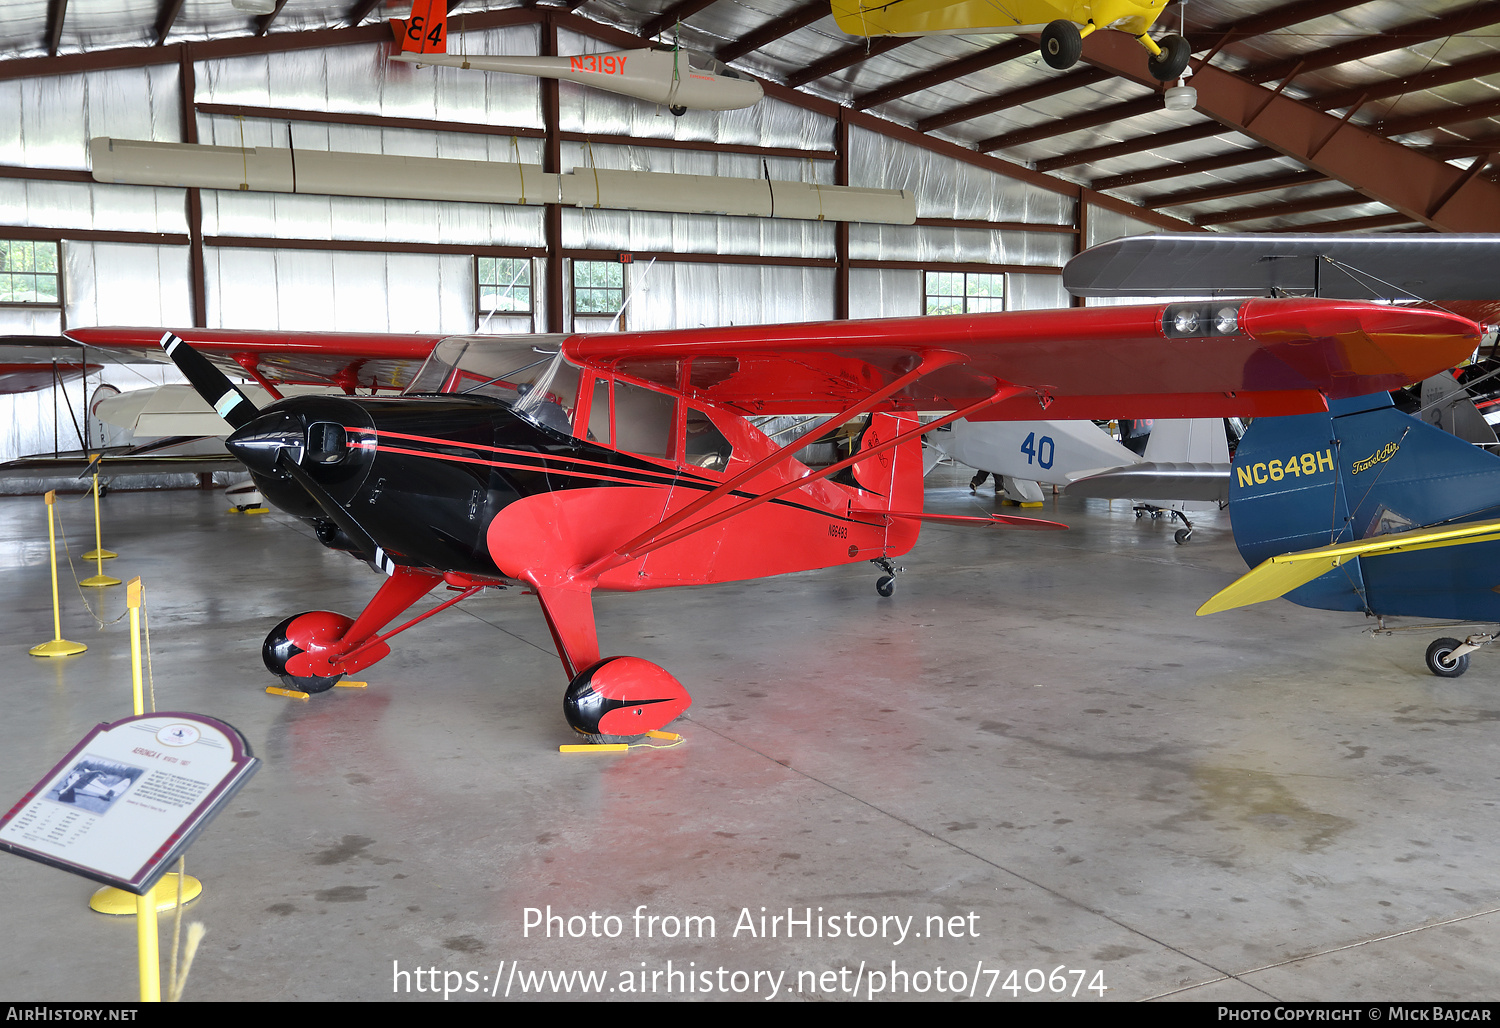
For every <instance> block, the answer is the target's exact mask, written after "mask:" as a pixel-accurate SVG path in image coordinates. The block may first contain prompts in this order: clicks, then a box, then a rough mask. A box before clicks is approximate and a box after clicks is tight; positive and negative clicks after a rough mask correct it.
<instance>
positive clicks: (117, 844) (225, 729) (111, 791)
mask: <svg viewBox="0 0 1500 1028" xmlns="http://www.w3.org/2000/svg"><path fill="white" fill-rule="evenodd" d="M259 765H260V761H259V760H257V759H256V758H255V757H254V756H252V755H251V753H250V746H249V744H248V743H246V742H245V738H244V736H242V735H240V733H239V732H238V731H237V730H236V729H235V728H233V727H232V726H230V725H227V724H225V723H224V722H222V721H216V720H214V719H213V718H209V717H204V716H203V715H201V714H188V713H181V712H166V713H155V714H138V715H136V716H135V717H128V718H125V719H124V720H121V721H116V722H114V723H113V724H101V725H98V726H97V727H95V728H94V729H93V731H91V732H89V734H88V735H86V736H84V737H83V739H82V741H80V742H79V743H78V745H76V746H74V747H73V749H72V750H71V751H70V752H69V753H68V755H67V756H65V757H64V758H63V759H62V760H61V761H59V762H58V763H57V765H56V766H55V767H53V769H52V770H51V771H49V772H48V773H47V775H46V777H44V778H43V779H42V780H41V781H40V782H38V783H37V784H36V785H35V786H34V787H32V789H31V790H30V791H29V792H27V793H26V795H25V796H23V797H22V798H21V801H20V802H19V803H17V804H16V805H15V806H14V807H12V808H11V809H10V811H9V812H8V813H7V814H6V815H5V817H4V818H0V849H3V850H6V851H8V852H11V853H15V854H18V855H20V856H23V857H29V858H31V859H32V860H39V861H41V862H42V863H44V864H50V865H52V866H53V867H59V868H62V869H63V870H65V871H72V872H73V873H74V874H78V875H82V876H84V877H85V878H91V879H93V880H94V881H96V882H104V883H105V884H106V885H113V886H116V887H118V888H121V889H124V890H126V891H128V892H133V893H136V894H137V895H144V894H145V893H146V892H147V891H149V890H150V888H151V887H152V886H153V885H155V884H156V881H157V879H158V878H160V877H161V876H162V875H163V874H164V873H165V872H166V871H167V870H168V869H169V868H170V867H171V865H172V862H173V861H175V860H176V859H177V857H178V856H179V855H180V854H181V853H182V852H183V851H184V850H186V849H187V847H188V845H189V844H190V843H191V842H192V840H193V838H194V836H196V835H197V833H198V832H199V831H201V830H202V829H203V827H204V826H205V825H206V824H208V822H209V821H211V820H213V817H214V815H216V814H217V813H218V812H219V811H220V810H221V809H223V807H224V805H225V804H226V803H228V801H229V799H230V797H231V796H233V795H234V794H235V793H236V792H238V791H239V788H240V786H242V785H244V784H245V782H247V781H248V780H249V779H250V776H251V775H253V774H254V773H255V771H256V768H257V767H259Z"/></svg>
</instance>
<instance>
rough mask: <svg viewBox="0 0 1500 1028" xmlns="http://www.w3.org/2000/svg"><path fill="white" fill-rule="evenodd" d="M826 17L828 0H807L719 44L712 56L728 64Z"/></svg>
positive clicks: (827, 14) (827, 15)
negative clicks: (728, 41) (723, 44)
mask: <svg viewBox="0 0 1500 1028" xmlns="http://www.w3.org/2000/svg"><path fill="white" fill-rule="evenodd" d="M827 17H830V15H829V13H828V0H808V2H807V3H805V4H803V5H802V6H801V7H797V8H793V9H792V10H790V11H788V12H787V13H786V14H783V15H782V16H781V17H780V18H773V19H772V20H771V21H769V22H767V23H766V24H765V25H762V26H761V27H760V28H758V29H756V30H755V31H754V32H752V33H750V34H749V35H746V36H741V37H740V38H739V39H737V40H735V41H734V42H732V43H730V44H729V45H728V46H721V47H720V48H719V50H718V52H717V53H715V54H714V56H715V57H717V58H718V59H719V60H721V61H723V62H724V63H725V64H729V63H731V62H733V61H737V60H739V59H740V58H741V57H744V56H745V55H746V54H748V53H754V52H755V51H756V50H759V49H760V48H761V47H763V46H765V45H766V44H767V43H774V42H775V41H776V40H778V39H780V38H781V37H782V36H787V35H791V34H792V33H793V32H796V31H797V30H798V29H800V28H804V27H806V26H808V25H811V24H812V23H813V22H815V21H821V20H822V19H824V18H827Z"/></svg>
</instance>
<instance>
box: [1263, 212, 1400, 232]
mask: <svg viewBox="0 0 1500 1028" xmlns="http://www.w3.org/2000/svg"><path fill="white" fill-rule="evenodd" d="M1411 222H1412V219H1411V218H1408V217H1407V216H1406V215H1404V214H1371V215H1369V216H1368V217H1363V218H1345V219H1343V220H1341V221H1314V222H1311V223H1309V224H1306V225H1289V226H1287V227H1285V228H1267V229H1262V230H1261V231H1263V232H1317V233H1319V234H1320V235H1321V234H1322V233H1325V232H1367V231H1369V230H1370V229H1372V228H1390V227H1391V226H1392V225H1409V224H1411Z"/></svg>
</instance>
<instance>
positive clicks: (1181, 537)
mask: <svg viewBox="0 0 1500 1028" xmlns="http://www.w3.org/2000/svg"><path fill="white" fill-rule="evenodd" d="M1192 537H1193V530H1192V529H1191V528H1179V529H1178V530H1177V534H1175V535H1174V536H1172V538H1173V539H1176V540H1177V545H1178V546H1181V545H1182V544H1183V543H1185V542H1187V541H1188V540H1189V539H1191V538H1192Z"/></svg>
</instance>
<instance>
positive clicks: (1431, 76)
mask: <svg viewBox="0 0 1500 1028" xmlns="http://www.w3.org/2000/svg"><path fill="white" fill-rule="evenodd" d="M1297 6H1298V7H1300V8H1312V7H1316V6H1319V5H1316V4H1300V5H1297ZM1322 6H1326V5H1322ZM1345 6H1348V5H1345ZM1285 10H1287V11H1288V12H1290V11H1291V10H1292V9H1290V8H1288V9H1285ZM1476 11H1477V13H1476ZM1274 13H1276V12H1268V15H1269V14H1274ZM1322 13H1325V14H1326V13H1331V12H1328V11H1323V12H1322ZM1313 16H1316V15H1313ZM1460 16H1462V17H1463V18H1465V19H1469V20H1472V21H1474V22H1476V23H1483V24H1488V23H1489V20H1495V19H1500V3H1484V4H1480V5H1477V7H1476V8H1470V9H1469V10H1468V11H1461V12H1459V14H1458V15H1453V16H1450V17H1449V18H1447V19H1437V20H1438V21H1443V22H1445V23H1447V24H1449V25H1450V26H1451V24H1454V23H1457V22H1456V20H1457V19H1459V18H1460ZM1487 19H1488V20H1487ZM1257 20H1258V19H1247V22H1253V21H1257ZM1299 20H1306V19H1299ZM1295 23H1296V22H1290V24H1295ZM1414 24H1415V25H1417V26H1423V25H1426V26H1428V28H1427V29H1426V30H1424V32H1426V31H1431V22H1430V21H1429V22H1416V23H1414ZM1278 27H1280V26H1278ZM1410 28H1411V26H1406V27H1404V28H1401V29H1395V30H1392V31H1393V32H1394V33H1400V32H1402V31H1406V30H1409V29H1410ZM1208 35H1212V32H1211V31H1210V32H1208V33H1206V34H1205V37H1206V36H1208ZM1375 38H1388V37H1387V36H1381V37H1375ZM1347 45H1348V46H1353V45H1356V44H1347ZM1358 45H1365V43H1364V41H1359V44H1358ZM1341 49H1343V48H1340V47H1335V48H1331V50H1325V51H1320V52H1319V53H1321V54H1323V55H1327V54H1329V53H1331V52H1332V51H1333V50H1341ZM1392 49H1400V47H1399V46H1398V47H1392V46H1382V47H1380V48H1379V49H1378V50H1377V51H1376V52H1378V53H1384V52H1387V51H1389V50H1392ZM1349 59H1353V58H1347V57H1338V58H1337V59H1336V60H1333V62H1332V63H1335V64H1336V63H1340V62H1341V61H1343V60H1349ZM1300 60H1302V61H1303V66H1302V67H1301V68H1295V65H1296V63H1297V62H1296V61H1278V62H1274V64H1272V65H1262V66H1261V67H1259V68H1252V69H1249V70H1247V71H1245V72H1241V73H1240V74H1241V77H1243V78H1246V79H1249V80H1251V81H1255V82H1262V81H1270V79H1272V78H1276V77H1278V73H1277V72H1276V69H1279V73H1280V74H1285V73H1287V72H1290V71H1292V70H1294V69H1295V70H1297V71H1298V73H1299V74H1300V73H1301V72H1302V71H1308V70H1311V69H1312V68H1313V67H1325V66H1328V65H1327V64H1326V63H1325V62H1326V60H1327V58H1326V56H1325V57H1318V58H1315V59H1314V58H1308V57H1304V58H1301V59H1300ZM1268 69H1269V70H1268ZM1496 73H1500V53H1496V54H1490V55H1486V56H1482V57H1477V58H1474V59H1472V60H1469V61H1461V62H1459V63H1458V64H1453V65H1446V66H1444V67H1441V68H1433V69H1430V70H1427V71H1423V72H1418V73H1417V74H1415V75H1408V76H1405V77H1403V78H1391V79H1384V80H1381V81H1379V82H1374V83H1370V84H1366V85H1360V86H1354V87H1351V88H1349V89H1341V90H1338V91H1336V92H1333V93H1326V94H1324V95H1323V96H1320V97H1314V98H1312V99H1310V100H1308V101H1306V102H1307V103H1308V104H1310V105H1311V106H1313V107H1316V108H1318V109H1319V110H1333V109H1338V108H1343V107H1346V106H1348V105H1349V104H1353V103H1368V102H1370V101H1371V100H1382V99H1385V98H1387V97H1391V96H1398V95H1401V94H1403V93H1407V92H1412V91H1416V90H1421V89H1430V88H1433V87H1436V86H1443V85H1448V84H1450V83H1453V82H1466V81H1469V80H1471V79H1476V78H1480V77H1483V76H1485V75H1491V74H1496ZM1450 124H1451V123H1450ZM1384 131H1385V134H1388V135H1389V134H1392V133H1390V131H1389V130H1384ZM1213 134H1218V133H1213ZM1199 138H1202V137H1199ZM1184 141H1186V140H1184ZM1131 142H1133V143H1134V144H1135V145H1133V146H1132V145H1130V143H1128V142H1127V143H1123V144H1118V145H1117V146H1116V147H1115V148H1113V149H1112V150H1111V151H1110V152H1109V153H1108V154H1107V155H1106V156H1098V155H1097V154H1096V152H1095V151H1093V150H1088V151H1080V152H1078V153H1075V154H1062V155H1060V156H1058V157H1053V158H1048V159H1046V160H1045V161H1038V162H1037V165H1036V167H1037V170H1039V171H1055V170H1057V169H1058V168H1067V167H1072V166H1074V165H1078V164H1087V163H1090V162H1091V161H1096V160H1107V159H1109V158H1110V157H1123V156H1126V155H1127V154H1132V153H1140V152H1141V151H1143V150H1151V149H1155V148H1157V147H1158V146H1160V145H1161V144H1160V143H1158V142H1157V140H1156V137H1154V136H1143V137H1140V138H1139V139H1137V140H1134V141H1131ZM1220 167H1223V165H1220ZM1153 170H1154V169H1153ZM1164 170H1165V169H1164ZM1156 177H1157V178H1162V177H1170V176H1156ZM1100 181H1103V182H1107V181H1112V180H1111V179H1102V180H1100ZM1135 181H1136V182H1138V181H1151V179H1138V180H1135ZM1133 184H1135V182H1120V183H1119V185H1133ZM1096 188H1104V189H1111V188H1117V186H1113V185H1106V186H1096Z"/></svg>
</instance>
